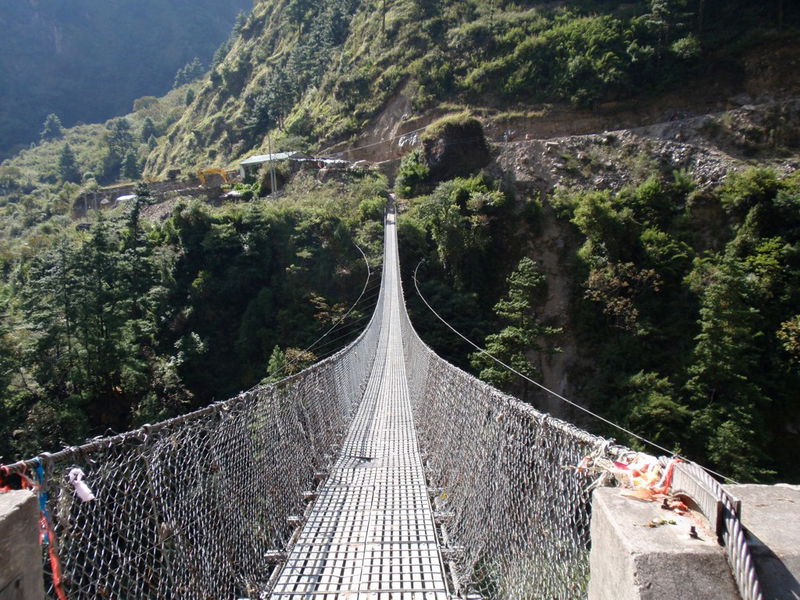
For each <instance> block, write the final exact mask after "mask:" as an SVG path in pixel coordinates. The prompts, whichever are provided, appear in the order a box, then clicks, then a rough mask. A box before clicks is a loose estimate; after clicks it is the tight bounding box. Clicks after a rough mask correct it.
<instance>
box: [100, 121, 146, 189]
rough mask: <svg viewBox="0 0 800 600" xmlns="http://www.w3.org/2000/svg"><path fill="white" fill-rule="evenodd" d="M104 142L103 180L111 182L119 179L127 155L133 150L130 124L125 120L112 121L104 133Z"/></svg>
mask: <svg viewBox="0 0 800 600" xmlns="http://www.w3.org/2000/svg"><path fill="white" fill-rule="evenodd" d="M104 141H105V144H106V148H107V149H106V154H105V156H104V157H103V179H104V180H105V181H113V180H115V179H116V178H117V177H119V175H120V171H121V169H122V166H123V162H124V161H125V159H126V157H127V154H128V152H129V151H130V150H132V149H133V134H132V133H131V124H130V123H129V122H128V120H127V119H114V120H113V121H112V122H111V123H110V126H109V129H108V131H106V133H105V138H104ZM137 176H138V174H137Z"/></svg>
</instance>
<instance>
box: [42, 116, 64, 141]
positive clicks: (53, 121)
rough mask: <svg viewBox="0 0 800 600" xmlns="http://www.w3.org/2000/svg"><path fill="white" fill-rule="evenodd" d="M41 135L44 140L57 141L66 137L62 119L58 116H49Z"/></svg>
mask: <svg viewBox="0 0 800 600" xmlns="http://www.w3.org/2000/svg"><path fill="white" fill-rule="evenodd" d="M40 135H41V138H42V139H43V140H56V139H59V138H61V137H63V136H64V128H63V127H62V126H61V119H59V118H58V115H57V114H55V113H50V114H49V115H47V118H45V120H44V125H42V132H41V134H40Z"/></svg>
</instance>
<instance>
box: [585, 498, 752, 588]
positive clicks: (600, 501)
mask: <svg viewBox="0 0 800 600" xmlns="http://www.w3.org/2000/svg"><path fill="white" fill-rule="evenodd" d="M620 491H621V490H620V489H619V488H599V489H597V490H595V491H594V494H593V499H592V525H591V537H592V550H591V554H590V558H589V563H590V569H591V575H590V579H589V600H651V599H652V600H685V599H687V598H703V599H704V600H723V599H724V600H738V599H739V593H738V591H737V589H736V583H735V582H734V580H733V576H732V575H731V571H730V567H729V566H728V562H727V561H726V559H725V555H724V552H723V548H722V547H721V546H720V545H719V544H718V543H717V538H716V535H715V534H714V533H712V532H711V530H709V529H708V528H707V527H702V526H701V525H700V523H699V522H696V521H695V520H693V519H692V518H690V517H688V516H680V515H677V514H676V513H674V512H671V511H668V510H664V509H662V508H661V507H660V505H659V504H658V503H657V502H643V501H640V500H635V499H632V498H626V497H624V496H622V495H620ZM692 526H694V527H695V531H696V532H697V535H696V537H693V536H692V535H691V534H690V530H691V527H692Z"/></svg>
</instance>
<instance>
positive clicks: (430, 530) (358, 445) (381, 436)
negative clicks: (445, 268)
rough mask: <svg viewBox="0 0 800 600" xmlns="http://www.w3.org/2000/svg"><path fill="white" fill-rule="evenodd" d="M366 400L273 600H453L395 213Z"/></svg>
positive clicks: (390, 226)
mask: <svg viewBox="0 0 800 600" xmlns="http://www.w3.org/2000/svg"><path fill="white" fill-rule="evenodd" d="M384 265H385V266H384V303H383V311H384V313H383V328H382V330H381V334H380V340H379V342H378V349H377V355H376V357H375V363H374V365H373V368H372V373H371V375H370V378H369V382H368V384H367V388H366V391H365V393H364V398H363V399H362V402H361V405H360V407H359V409H358V411H357V412H356V415H355V419H354V421H353V424H352V425H351V427H350V430H349V432H348V434H347V437H346V439H345V442H344V445H343V447H342V451H341V455H340V456H339V458H338V460H337V461H336V463H335V464H334V466H333V468H332V470H331V473H330V476H329V478H328V480H327V482H326V483H325V485H324V486H323V488H322V489H321V490H320V495H319V497H318V498H317V500H316V503H315V504H314V507H313V509H312V512H311V514H310V517H309V519H308V521H307V522H306V524H305V526H304V528H303V530H302V531H301V533H300V536H299V538H298V540H297V543H296V544H295V545H294V547H293V548H292V550H291V553H290V554H289V557H288V559H287V561H286V564H285V565H284V567H283V570H282V572H281V574H280V575H279V578H278V580H277V583H276V585H275V587H274V588H273V591H272V595H271V596H270V598H271V600H301V599H307V600H333V599H340V600H446V599H447V598H448V593H447V586H446V584H445V575H444V569H443V567H442V559H441V555H440V552H439V547H438V544H437V541H436V531H435V525H434V519H433V511H432V509H431V504H430V500H429V497H428V493H427V487H426V483H425V472H424V467H423V465H422V460H421V459H420V455H419V449H418V446H417V437H416V431H415V429H414V421H413V417H412V414H411V405H410V401H409V393H408V381H407V379H406V371H405V362H404V360H403V348H402V338H401V332H400V311H401V310H405V308H404V307H402V305H401V299H400V292H399V279H398V278H399V268H398V262H397V240H396V232H395V227H394V215H391V214H390V215H389V217H388V219H387V234H386V249H385V257H384Z"/></svg>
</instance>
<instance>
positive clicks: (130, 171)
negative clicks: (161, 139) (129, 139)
mask: <svg viewBox="0 0 800 600" xmlns="http://www.w3.org/2000/svg"><path fill="white" fill-rule="evenodd" d="M139 175H140V171H139V161H138V160H137V158H136V152H135V151H134V150H133V149H131V150H128V152H127V153H126V154H125V158H124V159H123V161H122V176H123V177H124V178H125V179H138V178H139Z"/></svg>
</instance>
